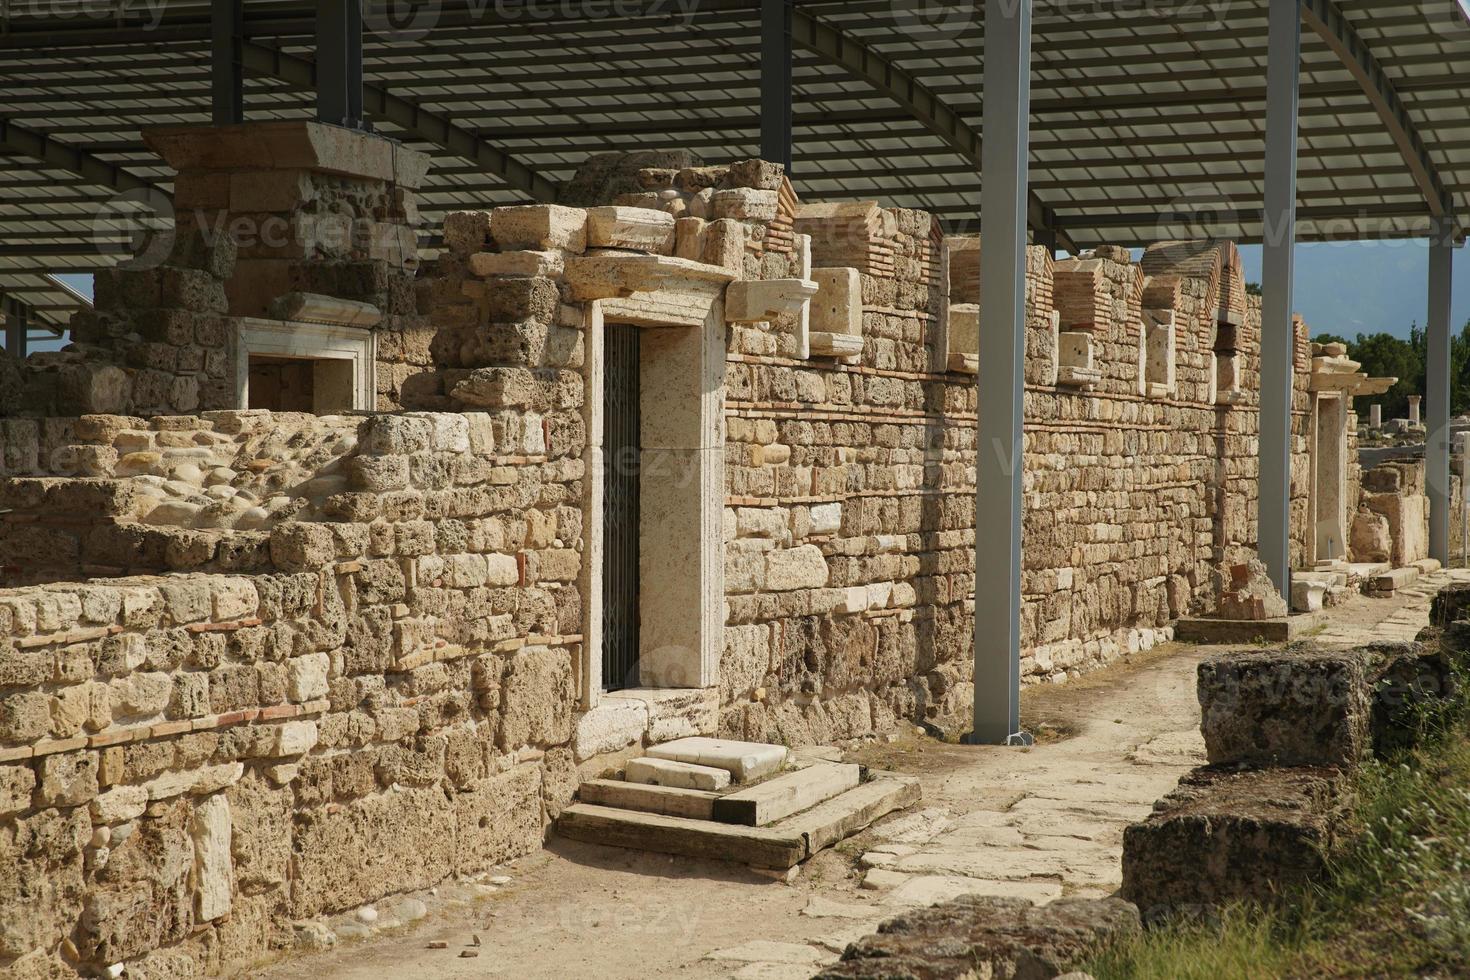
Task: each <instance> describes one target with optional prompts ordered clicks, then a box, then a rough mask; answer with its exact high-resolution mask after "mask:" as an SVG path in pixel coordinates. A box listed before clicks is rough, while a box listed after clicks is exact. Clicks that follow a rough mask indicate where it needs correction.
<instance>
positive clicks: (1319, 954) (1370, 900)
mask: <svg viewBox="0 0 1470 980" xmlns="http://www.w3.org/2000/svg"><path fill="white" fill-rule="evenodd" d="M1463 689H1464V688H1463V687H1462V688H1461V690H1463ZM1421 725H1422V728H1423V732H1424V734H1423V738H1422V741H1421V742H1420V745H1419V747H1418V748H1415V749H1412V750H1409V751H1406V752H1404V753H1401V754H1400V755H1399V756H1398V757H1396V758H1394V759H1390V760H1387V761H1375V762H1371V763H1369V764H1367V765H1366V766H1364V767H1363V769H1362V770H1361V771H1360V773H1359V774H1358V775H1357V776H1356V778H1355V784H1356V790H1357V804H1356V814H1357V819H1358V821H1359V824H1360V827H1361V831H1360V833H1359V834H1358V835H1357V836H1356V838H1355V839H1354V840H1353V841H1352V842H1351V843H1350V844H1349V845H1348V846H1347V847H1346V848H1345V849H1344V850H1343V852H1342V853H1340V854H1338V855H1336V856H1334V858H1333V859H1332V860H1331V861H1330V865H1329V867H1330V871H1329V874H1328V876H1327V878H1326V880H1324V881H1323V882H1321V883H1319V884H1317V885H1314V886H1312V887H1311V888H1307V889H1302V890H1300V891H1297V892H1293V893H1292V894H1291V895H1289V896H1287V898H1286V900H1284V901H1283V902H1281V903H1280V905H1278V906H1276V907H1274V908H1262V907H1259V906H1255V905H1238V906H1233V907H1230V908H1227V909H1224V910H1222V911H1221V913H1220V914H1219V915H1218V917H1216V918H1215V919H1214V920H1212V921H1209V922H1176V923H1173V924H1171V925H1168V926H1166V927H1163V928H1157V929H1154V930H1151V931H1149V932H1147V933H1145V934H1144V935H1142V936H1139V937H1136V938H1134V939H1132V940H1128V941H1125V942H1123V943H1120V944H1118V945H1116V946H1114V947H1112V948H1110V949H1106V950H1103V951H1101V952H1099V953H1097V954H1096V955H1095V956H1094V957H1093V958H1092V959H1091V960H1090V961H1089V962H1088V963H1086V964H1083V965H1082V966H1081V967H1080V968H1081V969H1084V970H1087V971H1088V972H1090V973H1092V974H1093V975H1094V976H1096V977H1097V978H1098V980H1193V978H1198V980H1229V978H1236V977H1241V978H1251V980H1257V978H1262V980H1264V978H1278V977H1279V978H1290V980H1308V978H1317V977H1362V978H1368V977H1432V978H1440V977H1443V978H1451V977H1456V978H1458V977H1470V712H1467V711H1466V708H1465V706H1464V705H1463V703H1458V704H1456V705H1454V706H1453V707H1452V708H1445V709H1443V710H1441V711H1439V712H1437V713H1434V714H1426V716H1425V717H1424V719H1423V720H1422V722H1421Z"/></svg>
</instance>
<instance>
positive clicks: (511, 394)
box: [450, 367, 537, 409]
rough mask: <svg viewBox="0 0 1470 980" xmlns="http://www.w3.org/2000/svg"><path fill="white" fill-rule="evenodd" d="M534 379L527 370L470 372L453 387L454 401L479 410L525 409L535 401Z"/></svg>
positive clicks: (501, 369) (477, 370)
mask: <svg viewBox="0 0 1470 980" xmlns="http://www.w3.org/2000/svg"><path fill="white" fill-rule="evenodd" d="M536 392H537V384H536V376H535V375H534V374H533V373H532V372H531V371H530V370H528V369H526V368H517V367H487V368H477V369H475V370H474V371H471V372H470V374H469V376H468V377H466V378H465V379H464V380H463V381H461V382H459V383H458V384H456V385H455V386H454V389H453V390H452V391H451V392H450V395H451V396H452V397H453V398H454V399H455V400H457V401H462V402H465V403H466V404H469V405H475V406H477V407H480V408H492V409H501V408H525V407H528V406H530V405H531V404H532V402H533V401H534V400H535V398H536Z"/></svg>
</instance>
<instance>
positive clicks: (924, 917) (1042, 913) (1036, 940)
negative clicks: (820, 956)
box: [815, 895, 1140, 980]
mask: <svg viewBox="0 0 1470 980" xmlns="http://www.w3.org/2000/svg"><path fill="white" fill-rule="evenodd" d="M1139 931H1140V920H1139V914H1138V909H1136V908H1135V907H1134V906H1132V905H1131V904H1129V903H1128V902H1125V901H1122V900H1121V899H1116V898H1104V899H1089V898H1058V899H1054V900H1053V901H1051V902H1050V903H1048V904H1046V905H1033V904H1032V903H1031V902H1030V901H1028V900H1026V899H1023V898H999V897H993V896H987V895H965V896H962V897H960V898H957V899H954V900H953V901H950V902H946V903H944V904H942V905H936V906H934V907H932V908H927V909H921V910H919V911H915V912H909V913H906V914H904V915H900V916H898V917H897V918H894V919H890V920H889V921H887V922H885V923H883V925H882V926H881V927H880V929H879V931H878V932H877V933H876V934H874V935H870V936H867V937H865V938H863V939H859V940H857V941H856V942H854V943H852V944H851V945H849V946H848V947H847V949H846V951H845V952H844V953H843V954H842V961H841V962H840V963H838V964H836V965H835V966H832V967H828V968H827V969H826V970H823V971H822V972H820V973H818V974H817V975H816V977H815V980H845V978H853V977H872V978H878V977H914V978H922V980H965V978H970V977H977V976H985V977H1014V978H1020V977H1036V978H1041V977H1058V976H1060V975H1061V974H1064V973H1066V971H1067V970H1068V969H1070V968H1071V966H1072V965H1073V964H1075V963H1077V962H1079V961H1081V960H1083V959H1085V958H1086V957H1087V956H1088V955H1089V954H1090V953H1091V952H1093V951H1094V950H1095V949H1097V948H1098V947H1100V946H1103V945H1106V944H1107V943H1109V942H1115V941H1117V940H1119V939H1123V938H1126V937H1128V936H1132V935H1136V934H1137V933H1138V932H1139Z"/></svg>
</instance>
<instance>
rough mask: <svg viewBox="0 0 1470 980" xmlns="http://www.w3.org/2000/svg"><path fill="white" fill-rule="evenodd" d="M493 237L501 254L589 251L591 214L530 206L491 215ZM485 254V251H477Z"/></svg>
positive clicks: (563, 208)
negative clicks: (522, 250)
mask: <svg viewBox="0 0 1470 980" xmlns="http://www.w3.org/2000/svg"><path fill="white" fill-rule="evenodd" d="M490 236H491V237H492V238H494V239H495V244H497V245H499V246H500V248H501V250H502V251H503V250H505V249H517V248H531V249H553V248H556V249H564V250H566V251H568V252H577V253H581V252H584V251H586V250H587V212H586V211H584V210H583V209H581V208H568V207H563V206H561V205H558V204H527V205H521V206H518V207H507V208H496V209H494V210H493V211H491V212H490ZM475 251H482V249H475Z"/></svg>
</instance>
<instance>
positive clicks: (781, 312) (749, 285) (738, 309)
mask: <svg viewBox="0 0 1470 980" xmlns="http://www.w3.org/2000/svg"><path fill="white" fill-rule="evenodd" d="M818 288H819V286H818V283H817V282H815V281H814V280H811V279H741V280H739V281H737V282H732V283H730V286H729V288H728V289H726V290H725V321H726V322H727V323H757V322H761V321H769V320H775V319H777V318H778V317H782V316H796V315H799V314H800V313H801V311H802V309H803V308H804V307H805V306H806V304H807V303H809V302H811V300H812V297H813V296H816V295H817V290H818Z"/></svg>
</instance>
